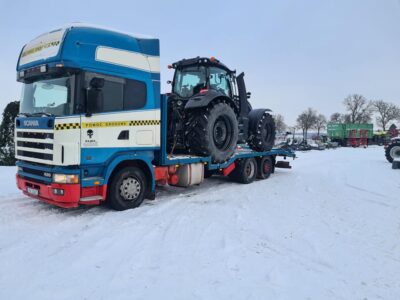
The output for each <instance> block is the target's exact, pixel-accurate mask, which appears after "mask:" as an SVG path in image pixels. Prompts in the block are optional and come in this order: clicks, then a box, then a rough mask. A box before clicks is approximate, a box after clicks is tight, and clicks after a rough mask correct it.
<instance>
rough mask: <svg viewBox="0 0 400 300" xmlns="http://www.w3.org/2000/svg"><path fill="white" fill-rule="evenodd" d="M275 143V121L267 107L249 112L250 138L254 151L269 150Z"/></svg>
mask: <svg viewBox="0 0 400 300" xmlns="http://www.w3.org/2000/svg"><path fill="white" fill-rule="evenodd" d="M274 143H275V121H274V118H273V117H272V116H271V115H270V114H269V113H268V110H266V109H263V108H261V109H253V110H252V111H251V112H250V113H249V139H248V140H247V144H248V145H249V146H250V148H251V149H253V150H254V151H261V152H262V151H269V150H271V149H272V147H273V146H274Z"/></svg>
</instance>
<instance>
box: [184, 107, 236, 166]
mask: <svg viewBox="0 0 400 300" xmlns="http://www.w3.org/2000/svg"><path fill="white" fill-rule="evenodd" d="M185 139H186V146H187V148H188V150H189V152H191V153H194V154H196V155H202V156H208V155H210V156H211V159H212V161H213V162H215V163H222V162H224V161H226V160H228V159H229V158H230V157H231V156H232V155H233V154H234V152H235V149H236V144H237V140H238V122H237V119H236V115H235V112H234V111H233V109H232V107H231V106H230V105H228V104H227V103H224V102H216V103H215V104H212V105H211V106H209V107H207V108H202V109H196V110H192V111H190V113H189V118H188V122H187V124H186V132H185Z"/></svg>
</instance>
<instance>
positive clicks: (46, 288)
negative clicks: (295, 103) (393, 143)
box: [0, 147, 400, 300]
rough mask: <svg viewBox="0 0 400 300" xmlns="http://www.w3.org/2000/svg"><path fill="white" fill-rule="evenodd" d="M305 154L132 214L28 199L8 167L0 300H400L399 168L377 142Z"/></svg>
mask: <svg viewBox="0 0 400 300" xmlns="http://www.w3.org/2000/svg"><path fill="white" fill-rule="evenodd" d="M298 156H299V159H297V160H295V161H294V162H293V169H292V170H282V169H278V170H277V172H276V174H274V175H273V176H272V177H271V178H270V179H268V180H265V181H258V182H255V183H252V184H251V185H240V184H235V183H231V182H228V181H226V180H223V179H218V178H212V179H210V180H207V182H206V183H205V184H204V185H201V186H199V187H194V188H189V189H179V188H163V189H161V190H159V192H158V194H157V200H155V201H148V202H145V203H144V204H143V205H142V206H141V207H140V208H138V209H135V210H129V211H124V212H115V211H109V210H107V209H105V208H103V207H94V208H79V209H75V210H63V209H59V208H55V207H52V206H50V205H47V204H44V203H41V202H38V201H36V200H32V199H29V198H27V197H25V196H22V195H21V194H20V193H19V192H18V191H17V190H16V188H15V184H14V172H15V169H14V168H6V167H3V168H1V169H0V189H1V191H2V196H1V197H0V299H174V300H176V299H400V209H399V208H400V171H399V170H392V169H391V167H390V164H389V163H387V162H386V161H385V159H384V155H383V149H382V148H378V147H375V148H368V149H347V148H346V149H337V150H326V151H321V152H316V151H313V152H309V153H298Z"/></svg>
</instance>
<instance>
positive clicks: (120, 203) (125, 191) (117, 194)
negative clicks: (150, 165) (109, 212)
mask: <svg viewBox="0 0 400 300" xmlns="http://www.w3.org/2000/svg"><path fill="white" fill-rule="evenodd" d="M146 189H147V186H146V177H145V174H144V173H143V171H142V170H141V169H139V168H138V167H125V168H123V169H121V170H119V171H118V172H117V173H116V174H114V176H113V177H112V179H111V183H110V186H109V192H108V195H107V202H108V203H109V205H110V206H111V208H113V209H115V210H125V209H129V208H135V207H138V206H139V205H140V204H142V202H143V200H144V196H145V195H146Z"/></svg>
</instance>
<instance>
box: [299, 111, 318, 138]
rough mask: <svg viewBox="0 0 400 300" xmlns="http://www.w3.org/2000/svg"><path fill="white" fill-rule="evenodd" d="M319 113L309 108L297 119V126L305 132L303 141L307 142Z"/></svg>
mask: <svg viewBox="0 0 400 300" xmlns="http://www.w3.org/2000/svg"><path fill="white" fill-rule="evenodd" d="M316 120H317V113H316V111H315V110H314V109H312V108H308V109H307V110H306V111H304V112H302V113H301V114H300V115H299V116H298V117H297V126H298V127H299V128H300V129H301V130H302V131H303V139H304V140H307V132H308V130H309V129H310V128H312V127H313V126H314V125H315V122H316Z"/></svg>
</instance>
